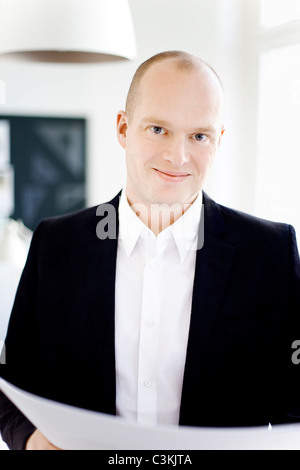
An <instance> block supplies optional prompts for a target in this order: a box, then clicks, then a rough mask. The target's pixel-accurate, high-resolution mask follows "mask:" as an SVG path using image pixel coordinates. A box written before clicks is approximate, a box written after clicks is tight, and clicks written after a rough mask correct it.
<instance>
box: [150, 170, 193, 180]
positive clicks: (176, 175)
mask: <svg viewBox="0 0 300 470" xmlns="http://www.w3.org/2000/svg"><path fill="white" fill-rule="evenodd" d="M154 170H155V171H156V172H157V173H158V175H159V176H160V177H161V178H163V179H164V180H166V181H173V182H179V181H184V180H185V179H186V178H187V177H188V176H190V173H185V172H179V171H171V170H161V169H158V168H154Z"/></svg>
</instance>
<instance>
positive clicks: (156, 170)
mask: <svg viewBox="0 0 300 470" xmlns="http://www.w3.org/2000/svg"><path fill="white" fill-rule="evenodd" d="M223 101H224V98H223V90H222V86H221V83H220V80H219V78H218V77H217V75H216V74H215V72H214V71H213V70H212V69H211V68H210V67H209V66H208V65H207V64H206V63H205V62H203V61H202V60H200V59H199V58H197V57H193V56H190V55H187V54H183V53H181V54H180V53H176V52H173V53H172V52H171V53H167V54H160V55H158V56H155V57H154V58H152V59H150V60H149V61H147V62H146V63H144V64H143V65H142V66H141V67H140V69H139V70H138V72H137V73H136V76H135V78H134V79H133V82H132V85H131V87H130V90H129V93H128V98H127V102H126V113H125V112H123V111H121V112H120V113H119V114H118V137H119V142H120V144H121V145H122V147H123V148H124V149H126V164H127V185H126V195H127V198H128V200H129V202H130V203H131V204H132V203H133V204H137V203H138V204H141V205H142V206H143V207H145V208H147V211H146V212H147V214H151V209H152V214H153V210H154V207H153V205H154V204H155V205H156V207H157V208H159V207H158V205H160V204H164V205H165V211H166V212H167V213H164V214H162V217H163V220H165V224H163V225H162V226H160V228H165V226H166V225H168V223H169V220H170V217H169V214H168V208H167V205H170V206H173V207H172V210H173V211H174V204H176V205H177V210H176V213H175V214H173V217H174V219H173V221H175V220H176V219H177V218H178V217H180V216H181V215H182V213H183V212H184V210H185V209H186V207H187V205H190V204H192V203H193V201H194V200H195V199H196V197H197V195H198V193H199V190H200V189H201V188H202V186H203V184H204V181H205V179H206V177H207V175H208V173H209V170H210V168H211V165H212V163H213V159H214V156H215V154H216V152H217V150H218V148H219V145H220V141H221V136H222V134H223V132H224V126H223V107H224V103H223ZM146 212H142V214H144V213H146ZM143 222H144V223H146V224H147V225H149V222H150V221H149V220H143ZM156 222H157V221H156ZM154 224H155V222H154V221H153V220H152V226H151V228H152V229H153V231H154V232H155V233H156V234H157V233H158V232H159V230H158V229H157V227H156V226H155V225H154Z"/></svg>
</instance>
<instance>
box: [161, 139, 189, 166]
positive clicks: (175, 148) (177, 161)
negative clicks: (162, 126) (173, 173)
mask: <svg viewBox="0 0 300 470" xmlns="http://www.w3.org/2000/svg"><path fill="white" fill-rule="evenodd" d="M163 158H164V160H166V161H169V162H170V163H172V164H173V165H174V166H178V167H180V166H182V165H184V163H187V162H188V161H189V159H190V156H189V153H188V148H187V143H186V141H185V139H183V138H182V139H181V138H179V139H172V140H170V141H169V142H168V144H167V146H166V147H165V149H164V152H163Z"/></svg>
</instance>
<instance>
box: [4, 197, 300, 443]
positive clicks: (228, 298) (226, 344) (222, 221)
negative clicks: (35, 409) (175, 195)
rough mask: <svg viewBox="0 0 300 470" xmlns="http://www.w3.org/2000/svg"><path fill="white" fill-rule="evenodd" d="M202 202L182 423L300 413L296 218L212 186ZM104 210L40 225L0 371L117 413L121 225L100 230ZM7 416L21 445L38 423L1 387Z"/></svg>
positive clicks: (10, 434) (246, 421)
mask: <svg viewBox="0 0 300 470" xmlns="http://www.w3.org/2000/svg"><path fill="white" fill-rule="evenodd" d="M118 202H119V195H118V196H116V198H114V199H113V200H112V201H111V204H112V206H113V211H115V214H116V235H117V233H118V220H117V208H118ZM101 207H102V206H101ZM100 212H102V215H103V216H104V217H106V215H107V214H106V213H105V212H103V211H101V210H100ZM203 213H204V227H205V231H204V246H203V248H202V249H200V250H198V252H197V258H196V268H195V278H194V290H193V301H192V313H191V323H190V332H189V339H188V348H187V357H186V365H185V373H184V382H183V390H182V399H181V410H180V424H181V425H192V426H243V425H263V424H268V423H269V422H272V423H281V422H288V421H290V420H299V417H300V400H299V399H298V397H297V395H298V390H299V385H300V365H299V366H297V365H296V364H293V362H292V360H291V356H292V353H293V349H292V343H293V341H294V340H297V339H300V263H299V255H298V252H297V247H296V241H295V233H294V229H293V228H292V227H291V226H288V225H285V224H278V223H272V222H268V221H265V220H262V219H258V218H254V217H252V216H249V215H246V214H244V213H241V212H237V211H234V210H231V209H228V208H226V207H223V206H221V205H218V204H216V203H215V202H214V201H212V200H211V199H210V198H209V197H208V196H207V195H206V194H204V212H203ZM99 221H100V217H99V216H97V215H96V208H95V207H94V208H90V209H87V210H84V211H81V212H79V213H75V214H70V215H66V216H64V217H57V218H53V219H48V220H45V221H43V222H42V223H41V224H40V225H39V226H38V228H37V229H36V231H35V233H34V235H33V239H32V244H31V248H30V251H29V255H28V259H27V263H26V266H25V269H24V271H23V275H22V278H21V281H20V284H19V288H18V291H17V295H16V299H15V303H14V307H13V311H12V315H11V320H10V323H9V328H8V334H7V338H6V361H7V364H6V365H5V366H1V375H2V376H4V377H5V378H6V379H8V380H10V381H11V382H13V383H15V384H17V385H19V386H21V387H23V388H24V389H27V390H29V391H32V392H34V393H38V394H40V395H43V396H46V397H49V398H52V399H55V400H58V401H62V402H65V403H69V404H72V405H76V406H80V407H84V408H89V409H93V410H99V411H102V412H105V413H110V414H115V411H116V410H115V393H116V377H115V353H114V294H115V272H116V253H117V237H114V238H107V239H105V240H100V239H99V238H98V237H97V235H96V227H97V224H98V223H99ZM111 233H112V232H110V234H111ZM153 295H155V292H154V293H153ZM0 428H1V430H2V433H3V438H4V440H6V442H7V443H8V445H9V446H10V447H11V448H22V447H23V446H24V442H25V441H26V439H27V438H28V436H29V434H30V433H31V432H32V431H33V430H34V428H33V426H32V425H31V424H30V423H29V422H28V421H27V420H26V419H25V418H24V417H23V416H22V415H21V414H20V413H19V412H18V410H16V409H15V407H14V406H13V405H11V404H10V403H9V402H8V400H7V399H6V398H5V397H4V396H3V395H0Z"/></svg>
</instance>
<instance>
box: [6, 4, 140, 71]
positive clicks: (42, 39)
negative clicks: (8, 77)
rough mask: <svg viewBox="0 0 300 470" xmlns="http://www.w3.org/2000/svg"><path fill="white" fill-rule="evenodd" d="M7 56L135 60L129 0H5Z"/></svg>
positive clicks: (82, 60)
mask: <svg viewBox="0 0 300 470" xmlns="http://www.w3.org/2000/svg"><path fill="white" fill-rule="evenodd" d="M0 54H1V55H2V57H12V56H13V57H17V58H18V59H21V60H22V59H25V60H28V59H29V60H35V61H45V62H74V63H80V62H103V61H111V60H119V59H134V58H135V56H136V45H135V37H134V29H133V23H132V18H131V13H130V9H129V5H128V2H127V0H0Z"/></svg>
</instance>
